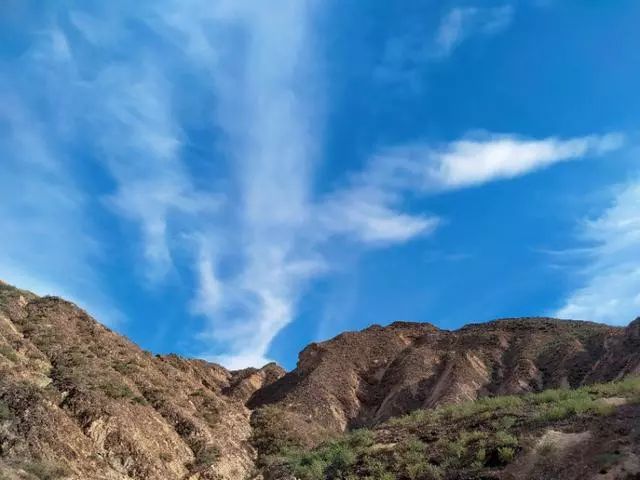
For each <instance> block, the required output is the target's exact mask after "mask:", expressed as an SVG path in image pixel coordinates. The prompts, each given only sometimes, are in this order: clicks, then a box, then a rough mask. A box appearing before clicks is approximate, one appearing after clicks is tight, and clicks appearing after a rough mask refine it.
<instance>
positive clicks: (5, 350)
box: [0, 345, 18, 363]
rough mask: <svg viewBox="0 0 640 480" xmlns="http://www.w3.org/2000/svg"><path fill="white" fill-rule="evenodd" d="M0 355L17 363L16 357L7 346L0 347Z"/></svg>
mask: <svg viewBox="0 0 640 480" xmlns="http://www.w3.org/2000/svg"><path fill="white" fill-rule="evenodd" d="M0 355H2V356H3V357H5V358H7V359H9V360H11V361H12V362H13V363H17V362H18V355H16V352H14V351H13V349H12V348H11V347H9V346H8V345H0Z"/></svg>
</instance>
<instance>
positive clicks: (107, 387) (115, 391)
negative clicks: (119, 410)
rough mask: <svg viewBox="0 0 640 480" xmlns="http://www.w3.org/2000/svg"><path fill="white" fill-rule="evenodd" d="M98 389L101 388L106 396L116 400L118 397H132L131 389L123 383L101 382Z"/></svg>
mask: <svg viewBox="0 0 640 480" xmlns="http://www.w3.org/2000/svg"><path fill="white" fill-rule="evenodd" d="M100 390H102V391H103V392H104V394H105V395H106V396H107V397H110V398H113V399H116V400H117V399H120V398H133V397H134V395H133V392H132V391H131V389H130V388H129V387H128V386H127V385H125V384H123V383H103V384H102V385H100Z"/></svg>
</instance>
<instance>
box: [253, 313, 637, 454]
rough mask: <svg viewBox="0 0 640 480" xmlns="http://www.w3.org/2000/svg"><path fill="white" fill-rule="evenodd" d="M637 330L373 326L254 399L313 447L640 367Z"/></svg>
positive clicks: (324, 350)
mask: <svg viewBox="0 0 640 480" xmlns="http://www.w3.org/2000/svg"><path fill="white" fill-rule="evenodd" d="M637 331H638V326H637V325H635V324H632V325H631V326H630V327H629V328H628V329H627V330H625V329H623V328H616V327H610V326H606V325H600V324H596V323H590V322H577V321H567V320H555V319H550V318H523V319H506V320H498V321H494V322H490V323H485V324H477V325H469V326H466V327H464V328H462V329H460V330H457V331H446V330H439V329H437V328H436V327H434V326H433V325H430V324H419V323H406V322H402V323H394V324H391V325H390V326H388V327H384V328H383V327H379V326H372V327H370V328H367V329H366V330H363V331H362V332H354V333H344V334H342V335H339V336H338V337H336V338H334V339H332V340H329V341H327V342H323V343H320V344H312V345H310V346H309V347H307V348H306V349H305V350H304V351H303V352H302V353H301V354H300V358H299V362H298V366H297V368H296V369H295V370H293V371H292V372H290V373H288V374H287V375H285V376H284V377H282V378H281V379H279V380H278V381H276V382H274V383H272V384H270V385H268V386H266V387H264V388H262V389H260V390H256V392H255V393H254V394H253V396H252V397H251V398H250V399H249V402H248V404H247V405H248V406H249V407H250V408H254V409H255V408H258V407H261V406H265V405H272V406H273V405H275V406H276V407H277V408H278V409H279V410H280V412H279V413H280V416H281V419H280V421H281V422H284V423H285V424H286V425H287V428H288V429H289V430H290V431H291V432H292V435H293V438H294V439H295V441H297V442H301V443H302V444H305V445H308V446H312V445H314V444H316V443H318V441H320V440H322V439H324V438H326V437H327V436H330V435H332V434H335V433H337V432H341V431H343V430H345V429H348V428H353V427H359V426H372V425H376V424H378V423H380V422H382V421H384V420H386V419H388V418H390V417H394V416H398V415H402V414H405V413H407V412H410V411H412V410H415V409H418V408H431V407H435V406H438V405H440V404H443V403H457V402H461V401H465V400H474V399H476V398H478V397H480V396H485V395H503V394H517V393H524V392H531V391H540V390H542V389H546V388H554V387H565V386H566V387H569V386H571V387H576V386H579V385H582V384H583V383H588V382H593V381H606V380H611V379H615V378H618V377H620V376H621V375H623V374H625V373H632V372H638V367H639V365H640V362H639V360H640V359H639V357H640V355H639V353H640V343H639V342H640V338H639V337H638V335H637ZM623 352H624V353H623Z"/></svg>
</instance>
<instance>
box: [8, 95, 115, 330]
mask: <svg viewBox="0 0 640 480" xmlns="http://www.w3.org/2000/svg"><path fill="white" fill-rule="evenodd" d="M0 125H3V126H4V127H5V128H4V129H2V130H0V152H2V154H1V155H2V159H1V163H2V174H1V175H0V224H2V225H4V226H5V227H4V228H3V233H2V235H0V276H2V279H3V280H5V281H6V282H8V283H11V284H13V285H17V286H19V287H21V288H24V289H27V290H31V291H33V292H35V293H37V294H40V295H57V296H62V297H64V298H66V299H68V300H72V301H74V302H76V303H78V304H79V305H80V306H82V307H83V308H86V309H88V310H90V311H92V312H95V313H99V314H100V315H101V318H102V321H103V322H104V323H106V324H108V325H115V324H117V323H119V322H122V321H123V319H124V317H123V315H122V313H121V312H119V311H118V309H117V308H116V307H115V306H114V305H113V303H112V301H111V300H110V299H108V298H107V296H105V295H104V292H102V291H101V289H100V288H99V276H98V275H97V274H96V272H95V271H94V269H93V268H92V265H94V264H96V263H99V262H100V261H101V260H102V258H103V252H102V250H101V247H100V244H99V243H98V242H97V241H96V240H95V239H94V238H93V237H92V236H90V235H89V234H87V233H86V232H87V230H88V226H89V224H90V218H89V215H88V206H87V198H86V195H85V194H84V193H83V192H82V190H81V188H80V186H79V185H77V183H76V182H75V180H74V178H73V174H72V172H71V171H69V169H68V168H67V167H66V164H65V156H64V154H63V153H61V151H60V150H61V149H60V148H59V147H58V146H57V145H56V144H55V143H52V142H51V141H49V139H48V135H47V134H46V133H45V132H46V129H45V128H44V126H43V125H41V124H40V122H39V121H38V120H37V119H35V118H33V117H32V116H31V115H30V113H29V111H28V108H27V107H26V106H25V105H23V103H22V102H21V101H19V100H17V99H16V98H13V97H12V96H11V95H9V94H0Z"/></svg>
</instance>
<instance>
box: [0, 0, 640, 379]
mask: <svg viewBox="0 0 640 480" xmlns="http://www.w3.org/2000/svg"><path fill="white" fill-rule="evenodd" d="M639 24H640V3H639V2H637V1H635V0H606V1H605V0H601V1H598V0H563V1H560V0H555V1H554V0H502V1H491V0H465V1H462V0H407V1H402V2H389V1H382V0H369V1H367V2H362V1H360V0H322V1H321V0H273V1H269V2H266V1H258V0H153V1H152V0H149V1H146V0H141V1H137V2H131V1H125V0H112V1H109V2H104V1H97V0H82V1H79V0H78V1H72V0H67V1H65V0H37V1H36V0H5V1H3V2H1V3H0V225H1V226H2V234H1V235H0V278H1V279H3V280H5V281H7V282H9V283H12V284H14V285H17V286H19V287H21V288H25V289H30V290H32V291H34V292H36V293H39V294H42V295H44V294H51V295H58V296H63V297H65V298H67V299H69V300H72V301H74V302H76V303H77V304H78V305H80V306H82V307H83V308H85V309H86V310H87V311H88V312H89V313H91V314H92V315H93V316H94V317H96V318H97V319H98V320H99V321H101V322H102V323H104V324H106V325H107V326H109V327H110V328H112V329H114V330H116V331H118V332H120V333H122V334H125V335H127V336H128V337H129V338H131V339H132V340H133V341H135V342H136V343H138V344H139V345H141V347H142V348H145V349H147V350H150V351H152V352H154V353H168V352H176V353H179V354H181V355H186V356H191V357H199V358H205V359H208V360H211V361H214V362H218V363H221V364H223V365H225V366H227V367H229V368H233V369H237V368H244V367H247V366H255V367H259V366H261V365H262V364H264V363H267V362H269V361H277V362H278V363H280V364H282V365H283V366H285V367H286V368H288V369H290V368H293V367H294V366H295V362H296V359H297V354H298V352H299V350H301V349H302V348H303V347H304V346H305V345H307V344H308V343H310V342H314V341H322V340H326V339H328V338H331V337H333V336H335V335H337V334H339V333H340V332H342V331H345V330H357V329H362V328H366V327H367V326H369V325H371V324H382V325H385V324H389V323H391V322H393V321H396V320H410V321H425V322H431V323H433V324H435V325H437V326H438V327H440V328H445V329H455V328H459V327H460V326H462V325H464V324H466V323H470V322H474V323H476V322H483V321H488V320H491V319H494V318H500V317H519V316H537V315H549V316H557V317H561V318H575V319H586V320H594V321H599V322H606V323H609V324H613V325H626V324H627V323H628V322H629V321H631V320H633V319H634V318H635V317H636V316H638V315H640V263H638V261H637V259H638V258H640V157H639V156H638V155H639V154H640V148H639V144H640V135H639V128H640V95H639V94H638V79H639V78H640V48H638V46H639V45H640V29H638V28H637V26H638V25H639Z"/></svg>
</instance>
